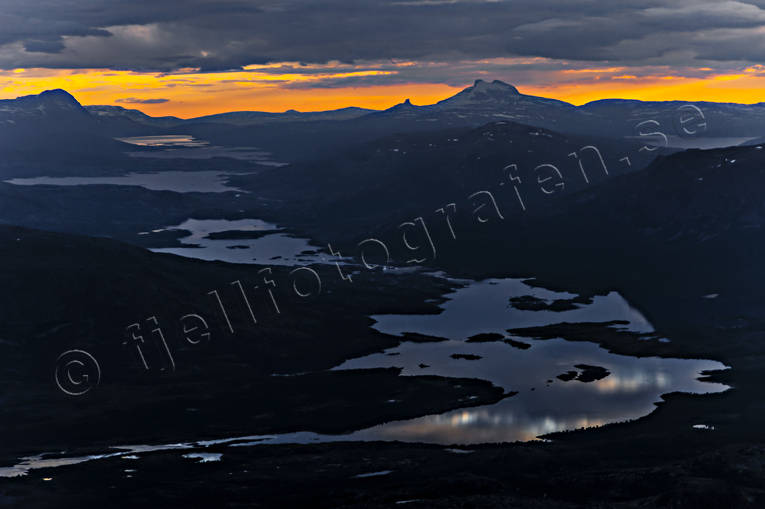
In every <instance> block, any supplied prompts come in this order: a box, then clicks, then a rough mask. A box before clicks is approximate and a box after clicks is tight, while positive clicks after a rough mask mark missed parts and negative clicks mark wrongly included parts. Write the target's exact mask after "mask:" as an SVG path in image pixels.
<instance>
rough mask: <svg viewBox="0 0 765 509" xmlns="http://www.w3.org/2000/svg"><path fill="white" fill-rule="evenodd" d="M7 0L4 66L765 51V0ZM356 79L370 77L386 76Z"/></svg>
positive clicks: (678, 56)
mask: <svg viewBox="0 0 765 509" xmlns="http://www.w3.org/2000/svg"><path fill="white" fill-rule="evenodd" d="M2 3H3V7H2V10H1V13H0V68H2V69H13V68H29V67H53V68H110V69H130V70H139V71H148V70H153V71H164V72H172V71H176V70H178V69H183V68H198V69H200V70H202V71H213V70H225V69H236V68H241V67H244V66H248V65H252V64H265V63H268V62H304V63H308V64H323V63H327V62H332V61H340V62H345V63H354V62H380V61H390V60H394V61H414V62H428V63H430V67H427V68H426V70H427V69H429V71H430V72H425V71H423V70H422V69H418V70H417V72H415V70H414V69H412V72H410V73H406V72H403V71H399V72H398V74H399V75H405V76H407V77H408V79H414V80H418V79H429V80H430V79H432V76H433V75H435V74H447V72H445V71H446V69H441V70H440V71H439V65H438V64H439V63H449V62H466V61H480V60H482V59H498V58H535V57H538V58H542V59H548V60H554V61H565V62H569V63H570V62H587V63H588V64H589V63H593V62H601V63H603V64H606V65H608V66H618V67H645V66H682V67H697V68H700V67H709V68H714V69H716V70H720V71H725V70H727V69H732V68H740V67H741V66H742V65H747V64H749V63H759V62H762V61H763V57H765V10H763V9H762V8H761V7H762V6H763V4H765V2H764V1H749V2H742V1H719V0H633V1H630V2H629V3H628V4H627V3H626V2H603V1H598V0H506V1H503V0H493V1H487V0H408V1H396V0H379V1H374V2H372V1H362V0H323V1H321V2H316V1H315V0H283V1H269V0H263V1H243V0H186V1H182V2H181V1H173V0H134V1H132V2H113V1H111V0H39V1H35V2H29V1H28V0H3V2H2ZM527 65H533V63H532V64H527ZM538 65H544V63H540V64H538ZM548 65H549V64H548ZM574 65H576V64H574ZM418 73H419V74H418ZM349 79H352V80H356V81H357V82H358V81H359V80H361V81H364V80H366V81H372V82H375V80H382V79H384V78H381V77H380V76H368V77H354V78H349ZM385 79H387V78H385ZM378 82H379V81H378ZM460 82H461V83H462V82H464V79H460Z"/></svg>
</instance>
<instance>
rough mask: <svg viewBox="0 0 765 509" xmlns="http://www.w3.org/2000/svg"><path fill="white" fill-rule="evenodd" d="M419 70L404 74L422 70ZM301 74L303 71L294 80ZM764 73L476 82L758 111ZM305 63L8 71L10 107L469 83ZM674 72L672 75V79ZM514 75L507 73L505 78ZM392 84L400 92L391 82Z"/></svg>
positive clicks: (441, 90) (558, 73)
mask: <svg viewBox="0 0 765 509" xmlns="http://www.w3.org/2000/svg"><path fill="white" fill-rule="evenodd" d="M416 65H417V64H415V63H405V64H399V66H404V67H409V68H411V67H412V66H416ZM291 68H294V69H295V72H289V69H291ZM764 70H765V69H764V68H763V67H762V66H753V67H747V68H743V69H741V70H740V71H739V72H735V73H729V74H719V73H716V72H714V71H713V70H712V69H703V68H702V69H695V70H694V73H693V74H694V75H693V76H683V75H681V74H678V73H677V72H667V73H666V74H664V75H662V73H661V72H660V71H661V69H657V70H655V71H656V72H655V73H653V74H647V75H646V74H643V75H641V76H639V77H638V76H636V75H632V74H630V70H629V69H628V68H622V67H613V68H608V67H604V68H593V69H586V68H585V69H563V70H550V71H546V72H545V73H543V74H540V75H539V76H538V79H537V80H535V81H533V82H529V81H528V80H527V81H525V82H524V81H516V80H513V76H506V75H503V74H499V75H490V74H489V72H488V71H481V72H479V73H478V75H476V76H475V78H481V79H485V80H492V79H502V80H503V81H507V82H509V83H513V84H514V85H516V86H517V87H518V88H519V89H520V91H521V92H522V93H526V94H531V95H541V96H545V97H551V98H555V99H560V100H564V101H568V102H571V103H574V104H583V103H586V102H588V101H592V100H596V99H603V98H615V97H618V98H627V99H641V100H685V101H718V102H739V103H756V102H760V101H765V78H763V71H764ZM303 71H305V66H300V65H299V64H295V63H292V64H291V63H281V64H269V65H262V66H247V67H244V68H242V69H241V70H236V71H225V72H208V73H203V72H198V71H197V70H194V69H189V70H180V71H176V72H172V73H159V72H138V71H115V70H108V69H77V70H72V69H40V68H36V69H14V70H4V71H0V99H10V98H15V97H18V96H22V95H29V94H36V93H39V92H41V91H43V90H48V89H54V88H62V89H65V90H67V91H68V92H70V93H71V94H73V95H74V96H75V97H76V98H77V99H78V100H79V101H80V102H81V103H83V104H110V105H120V106H123V107H126V108H135V109H140V110H141V111H144V112H145V113H148V114H150V115H153V116H160V115H174V116H178V117H184V118H188V117H194V116H200V115H207V114H212V113H220V112H225V111H237V110H257V111H271V112H279V111H285V110H287V109H296V110H300V111H317V110H328V109H336V108H342V107H346V106H359V107H365V108H372V109H384V108H388V107H391V106H393V105H395V104H397V103H399V102H401V101H403V100H404V99H406V98H410V99H411V101H412V102H413V103H414V104H420V105H422V104H432V103H434V102H437V101H439V100H441V99H445V98H447V97H449V96H451V95H454V94H455V93H457V92H459V91H460V90H461V89H462V88H464V87H465V86H469V85H471V84H472V82H471V81H470V80H466V81H465V83H463V84H461V85H458V84H450V85H449V84H443V83H407V82H406V81H405V80H403V81H402V79H401V78H400V77H399V76H398V71H397V70H396V66H394V67H392V68H391V67H387V68H385V70H369V69H368V68H365V69H362V70H358V69H356V68H354V67H352V66H342V65H337V66H332V65H326V66H323V67H322V68H320V69H317V68H316V67H314V68H312V69H311V71H312V72H311V73H308V74H307V73H305V72H303ZM667 71H670V70H667ZM504 74H506V73H504ZM367 78H374V82H373V83H371V84H368V85H354V86H342V85H340V86H326V85H325V83H327V82H332V81H336V80H340V81H342V80H348V79H358V80H364V79H367ZM388 79H390V84H386V80H388Z"/></svg>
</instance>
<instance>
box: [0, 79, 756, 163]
mask: <svg viewBox="0 0 765 509" xmlns="http://www.w3.org/2000/svg"><path fill="white" fill-rule="evenodd" d="M497 121H510V122H516V123H520V124H524V125H529V126H532V127H540V128H544V129H549V130H552V131H557V132H563V133H568V134H579V135H586V136H596V137H610V138H624V137H638V138H641V137H646V136H649V135H651V136H654V137H655V138H657V144H658V145H660V146H673V144H674V145H676V146H679V147H684V146H685V144H687V143H688V142H687V139H688V138H693V139H695V140H698V139H699V138H710V139H715V138H734V137H739V138H742V140H741V141H744V140H745V139H747V138H757V137H762V136H764V135H765V132H763V130H764V129H763V127H762V126H763V125H765V124H764V123H763V121H765V104H763V103H758V104H752V105H744V104H726V103H709V102H695V103H687V102H679V101H668V102H643V101H633V100H621V99H608V100H601V101H595V102H591V103H588V104H585V105H582V106H574V105H572V104H569V103H566V102H563V101H558V100H554V99H548V98H544V97H537V96H532V95H526V94H522V93H520V92H519V91H518V89H517V88H516V87H514V86H512V85H509V84H506V83H503V82H501V81H496V80H495V81H493V82H486V81H482V80H477V81H476V82H475V84H474V85H472V86H470V87H467V88H466V89H464V90H463V91H462V92H460V93H458V94H456V95H455V96H453V97H450V98H448V99H445V100H443V101H440V102H438V103H436V104H432V105H425V106H416V105H413V104H412V103H411V102H410V101H409V100H406V101H404V102H402V103H401V104H399V105H396V106H394V107H392V108H389V109H387V110H384V111H371V110H366V109H363V108H354V107H349V108H343V109H340V110H333V111H324V112H297V111H294V110H289V111H286V112H284V113H267V112H257V111H243V112H230V113H221V114H216V115H208V116H204V117H198V118H190V119H180V118H176V117H150V116H148V115H145V114H144V113H142V112H140V111H138V110H134V109H125V108H122V107H119V106H84V107H83V106H81V105H80V104H79V103H77V101H76V100H75V99H74V98H73V97H72V96H71V95H69V94H68V93H66V92H64V91H62V90H53V91H47V92H43V93H42V94H40V95H37V96H27V97H22V98H18V99H13V100H4V101H0V148H2V149H3V150H4V153H5V154H6V157H5V164H6V165H7V164H8V161H9V160H16V161H21V162H22V163H23V162H27V163H29V164H30V165H31V164H33V162H32V161H31V160H30V158H29V154H28V153H27V154H24V151H26V152H29V151H39V152H41V153H43V154H44V153H46V152H53V151H57V152H62V153H69V154H77V155H78V156H79V157H80V158H81V159H83V160H92V159H94V158H97V157H104V156H106V155H109V154H112V153H114V152H119V151H120V148H121V147H123V146H122V145H120V144H119V142H116V141H114V138H118V137H126V136H138V135H141V136H150V135H163V134H185V135H193V136H194V137H196V138H198V139H203V140H206V141H209V142H210V143H212V144H215V145H219V146H229V147H234V146H237V147H252V146H256V147H258V148H261V149H263V150H266V151H268V152H271V153H273V154H275V156H276V157H277V158H278V159H279V160H282V161H287V162H295V161H306V160H312V159H316V158H319V157H326V156H328V155H331V154H333V153H335V152H336V151H337V150H339V149H343V148H347V147H348V146H351V145H355V144H358V143H366V142H370V141H373V140H375V139H378V138H382V137H385V136H389V135H392V134H397V133H401V134H403V133H415V132H423V131H434V130H439V129H452V128H468V127H478V126H481V125H484V124H487V123H491V122H497ZM684 139H686V140H685V141H684ZM730 144H735V143H732V142H731V143H730ZM699 146H702V145H699ZM718 146H719V145H718ZM123 149H124V147H123ZM124 150H126V149H124ZM124 150H123V151H124ZM41 157H42V156H41Z"/></svg>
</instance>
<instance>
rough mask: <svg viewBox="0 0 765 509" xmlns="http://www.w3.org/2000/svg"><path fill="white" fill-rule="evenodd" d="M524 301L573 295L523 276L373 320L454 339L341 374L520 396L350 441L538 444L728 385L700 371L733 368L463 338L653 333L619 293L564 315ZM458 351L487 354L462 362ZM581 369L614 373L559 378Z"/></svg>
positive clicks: (397, 352) (355, 365)
mask: <svg viewBox="0 0 765 509" xmlns="http://www.w3.org/2000/svg"><path fill="white" fill-rule="evenodd" d="M522 295H534V296H537V297H540V298H545V299H554V298H558V299H560V298H570V297H572V296H571V295H568V294H561V293H556V292H551V291H548V290H543V289H536V288H531V287H529V286H527V285H525V284H523V282H522V281H520V280H513V279H501V280H487V281H481V282H476V283H472V284H470V285H468V286H467V287H465V288H461V289H459V290H457V291H455V292H453V293H452V294H449V295H447V297H448V298H449V300H448V301H447V302H445V303H444V304H443V305H442V306H441V307H442V308H443V311H442V312H441V313H440V314H437V315H378V316H375V317H374V318H375V319H376V320H377V321H378V323H377V324H375V326H374V327H375V328H376V329H378V330H380V331H382V332H385V333H388V334H396V335H399V334H401V333H404V332H416V333H420V334H427V335H431V336H438V337H444V338H448V340H447V341H441V342H435V343H433V342H430V343H414V342H409V341H406V342H403V343H401V344H400V345H399V346H397V347H395V348H391V349H389V350H386V351H385V352H382V353H377V354H373V355H368V356H366V357H362V358H358V359H352V360H349V361H346V362H344V363H343V364H341V365H340V366H338V367H336V368H335V369H360V368H380V367H400V368H402V374H403V375H439V376H447V377H461V378H478V379H482V380H488V381H490V382H492V383H493V384H494V385H497V386H499V387H502V388H503V389H505V391H506V392H511V391H518V394H517V395H515V396H513V397H510V398H507V399H504V400H502V401H500V402H499V403H497V404H494V405H487V406H481V407H475V408H466V409H461V410H456V411H452V412H447V413H444V414H440V415H431V416H426V417H421V418H418V419H411V420H408V421H399V422H392V423H387V424H383V425H380V426H375V427H373V428H369V429H366V430H361V431H358V432H356V433H353V434H351V435H348V436H346V437H345V438H346V439H348V440H401V441H422V442H433V443H441V444H452V443H455V444H457V443H459V444H470V443H482V442H511V441H518V440H524V441H525V440H533V439H535V438H536V437H538V436H540V435H543V434H546V433H551V432H555V431H564V430H572V429H577V428H582V427H591V426H600V425H603V424H606V423H612V422H619V421H626V420H631V419H636V418H638V417H642V416H644V415H647V414H649V413H650V412H651V411H652V410H653V408H654V403H656V402H658V401H660V399H661V395H662V394H666V393H669V392H675V391H680V392H690V393H711V392H720V391H723V390H725V389H727V386H725V385H722V384H717V383H709V382H701V381H699V380H698V377H699V375H700V373H701V372H702V371H706V370H716V369H725V366H724V365H723V364H721V363H719V362H716V361H709V360H689V359H666V358H658V357H648V358H636V357H630V356H625V355H616V354H612V353H609V352H608V351H606V350H605V349H603V348H601V347H599V346H598V345H596V344H595V343H589V342H572V341H566V340H564V339H560V338H557V339H551V340H534V339H528V338H514V339H516V340H517V341H522V342H524V343H527V344H529V345H530V348H528V349H525V350H523V349H518V348H515V347H513V346H511V345H509V344H506V343H504V342H490V343H467V342H465V339H466V338H468V337H469V336H472V335H474V334H478V333H486V332H495V333H500V334H506V329H511V328H517V327H530V326H541V325H548V324H552V323H560V322H585V321H586V322H606V321H612V320H627V321H629V322H630V324H629V325H628V326H625V329H630V330H634V331H641V332H649V331H651V330H652V327H651V325H650V323H648V321H647V320H646V319H645V318H644V317H643V316H642V315H641V314H640V313H639V312H638V311H637V310H635V309H633V308H631V307H630V306H629V304H628V303H627V302H626V301H625V300H624V299H623V298H622V297H621V296H619V295H618V294H617V293H611V294H609V295H607V296H603V297H596V298H595V299H594V300H593V303H592V304H590V305H586V306H582V307H581V308H580V309H576V310H572V311H564V312H552V311H523V310H518V309H514V308H512V307H510V306H509V305H508V299H509V298H510V297H515V296H522ZM508 337H510V336H509V335H508ZM594 339H595V338H593V340H594ZM453 354H466V355H477V356H480V357H481V358H480V359H477V360H466V359H463V358H457V359H455V358H453V357H452V355H453ZM580 364H586V365H590V366H600V367H603V368H606V369H607V370H608V371H609V372H610V374H609V375H608V376H606V377H605V378H602V379H600V380H596V381H592V382H582V381H579V380H570V381H562V380H560V379H558V378H557V376H558V375H561V374H563V373H566V372H568V371H577V372H581V369H577V368H576V367H575V366H576V365H580ZM465 403H466V404H468V403H469V400H466V401H465Z"/></svg>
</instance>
